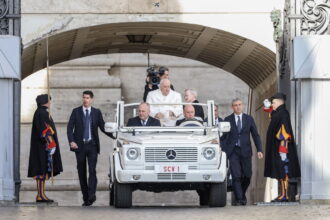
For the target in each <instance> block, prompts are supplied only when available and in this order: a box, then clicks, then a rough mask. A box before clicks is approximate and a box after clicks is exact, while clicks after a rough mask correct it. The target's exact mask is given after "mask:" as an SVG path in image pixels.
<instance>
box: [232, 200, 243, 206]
mask: <svg viewBox="0 0 330 220" xmlns="http://www.w3.org/2000/svg"><path fill="white" fill-rule="evenodd" d="M231 205H232V206H240V205H241V203H240V200H236V201H233V202H231Z"/></svg>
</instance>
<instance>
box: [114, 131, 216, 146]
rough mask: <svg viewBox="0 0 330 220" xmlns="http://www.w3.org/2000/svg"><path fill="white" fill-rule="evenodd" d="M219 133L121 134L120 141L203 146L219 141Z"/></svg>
mask: <svg viewBox="0 0 330 220" xmlns="http://www.w3.org/2000/svg"><path fill="white" fill-rule="evenodd" d="M218 138H219V137H218V135H217V133H212V134H208V135H203V134H159V133H148V134H146V133H143V134H136V135H135V136H134V135H132V134H127V133H124V134H120V135H119V136H118V139H121V140H126V141H129V142H134V143H137V144H155V143H158V144H174V143H176V144H203V143H207V142H209V141H212V140H214V139H216V140H218Z"/></svg>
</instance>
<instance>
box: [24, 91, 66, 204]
mask: <svg viewBox="0 0 330 220" xmlns="http://www.w3.org/2000/svg"><path fill="white" fill-rule="evenodd" d="M36 101H37V105H38V108H37V110H36V111H35V113H34V116H33V122H32V133H31V148H30V157H29V168H28V177H32V178H34V179H35V180H36V182H37V191H38V192H37V197H36V202H47V203H50V202H54V201H53V200H51V199H49V198H48V197H47V196H46V195H45V192H44V190H45V181H46V180H48V179H49V178H50V177H52V176H56V175H58V174H60V173H61V172H62V171H63V168H62V161H61V155H60V147H59V144H58V139H57V132H56V128H55V124H54V121H53V119H52V117H51V116H50V114H49V112H48V108H49V107H50V99H48V95H47V94H43V95H39V96H38V97H37V99H36Z"/></svg>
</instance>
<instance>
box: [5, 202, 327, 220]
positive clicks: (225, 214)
mask: <svg viewBox="0 0 330 220" xmlns="http://www.w3.org/2000/svg"><path fill="white" fill-rule="evenodd" d="M0 219H1V220H30V219H31V220H38V219H47V220H53V219H54V220H55V219H56V220H62V219H63V220H75V219H77V220H85V219H86V220H94V219H95V220H101V219H111V220H113V219H121V220H130V219H132V220H137V219H143V220H148V219H150V220H151V219H152V220H155V219H157V220H162V219H166V220H175V219H189V220H194V219H203V220H213V219H230V220H235V219H244V220H245V219H253V220H258V219H262V220H264V219H266V220H267V219H271V220H275V219H282V220H283V219H285V220H289V219H290V220H295V219H299V220H302V219H311V220H318V219H330V206H329V205H320V206H317V205H313V206H311V205H309V206H308V205H298V206H266V207H259V206H254V205H252V206H245V207H232V206H227V207H225V208H204V207H198V206H135V207H133V208H131V209H114V208H112V207H111V208H110V207H105V206H94V207H0Z"/></svg>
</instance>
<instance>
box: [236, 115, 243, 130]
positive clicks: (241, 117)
mask: <svg viewBox="0 0 330 220" xmlns="http://www.w3.org/2000/svg"><path fill="white" fill-rule="evenodd" d="M234 115H235V122H236V126H237V121H238V117H240V119H241V128H243V120H242V119H243V113H241V114H239V115H236V114H235V113H234Z"/></svg>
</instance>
